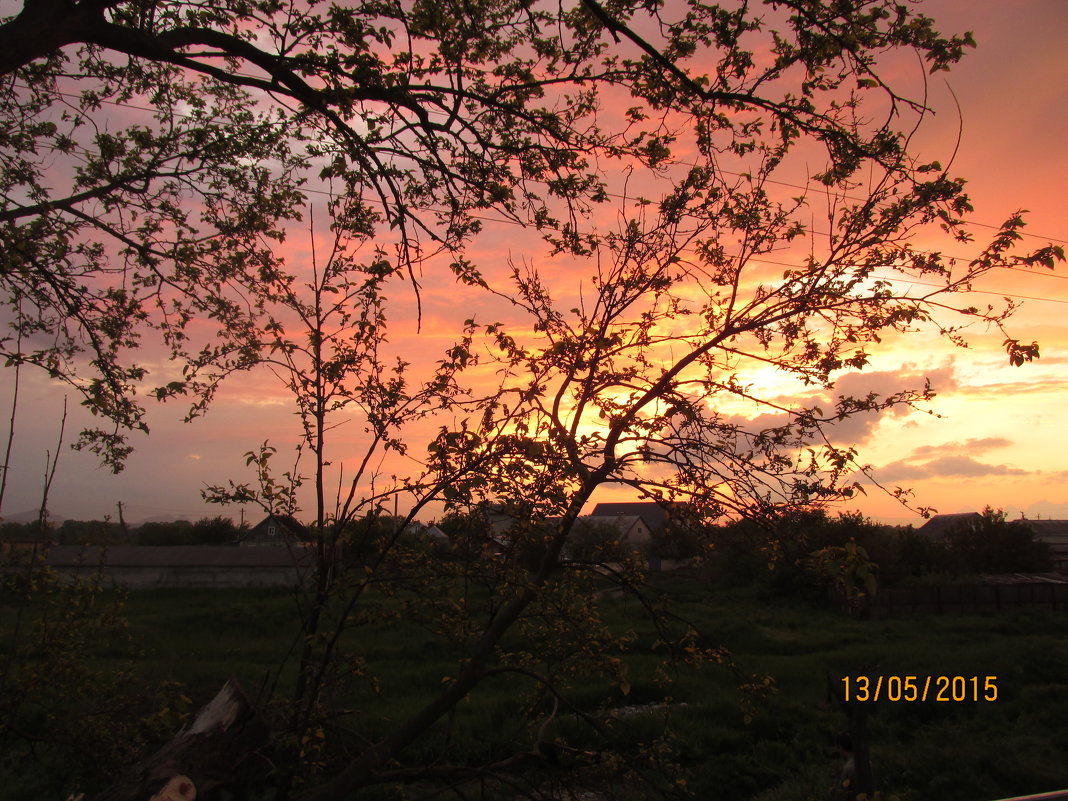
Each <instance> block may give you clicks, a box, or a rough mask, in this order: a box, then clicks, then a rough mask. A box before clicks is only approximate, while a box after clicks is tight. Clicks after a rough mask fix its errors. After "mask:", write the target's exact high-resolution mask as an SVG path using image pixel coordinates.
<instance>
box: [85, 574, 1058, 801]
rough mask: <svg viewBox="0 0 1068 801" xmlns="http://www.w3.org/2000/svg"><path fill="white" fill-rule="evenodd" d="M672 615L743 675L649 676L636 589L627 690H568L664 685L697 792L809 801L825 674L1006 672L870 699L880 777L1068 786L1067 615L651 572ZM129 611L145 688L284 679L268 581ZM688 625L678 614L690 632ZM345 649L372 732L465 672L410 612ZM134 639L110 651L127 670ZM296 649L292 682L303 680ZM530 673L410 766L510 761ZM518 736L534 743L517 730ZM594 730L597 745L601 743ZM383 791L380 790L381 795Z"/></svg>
mask: <svg viewBox="0 0 1068 801" xmlns="http://www.w3.org/2000/svg"><path fill="white" fill-rule="evenodd" d="M653 583H654V589H655V590H657V591H659V592H661V593H663V594H664V596H665V597H666V598H667V599H668V600H667V608H668V609H669V610H670V612H671V613H672V614H673V615H677V616H678V617H679V618H682V619H685V620H687V621H689V622H690V623H692V624H693V625H694V626H695V627H696V628H697V630H698V631H699V632H700V633H701V643H702V644H703V645H708V646H713V645H714V646H725V647H726V648H728V649H729V650H730V653H731V659H732V661H733V665H734V668H733V670H732V669H729V668H728V667H725V666H714V665H707V666H705V667H703V668H702V669H700V670H695V671H690V672H686V673H683V674H681V675H680V676H679V679H678V682H677V683H676V684H675V685H674V686H672V687H670V688H665V687H663V686H661V685H660V684H658V683H657V682H656V681H655V680H654V671H655V667H656V664H657V662H658V657H657V656H656V655H654V654H652V653H651V652H650V648H651V645H652V643H653V640H654V633H653V629H652V627H651V625H650V623H649V622H648V620H647V618H646V617H645V614H644V612H643V611H642V610H641V607H640V605H639V604H637V603H636V602H635V601H634V600H627V599H607V598H606V599H604V600H603V601H602V607H603V611H604V614H605V617H606V619H607V620H608V622H609V623H610V625H611V627H612V629H613V630H617V631H622V630H630V631H633V632H634V633H635V635H636V639H635V641H634V645H633V647H632V652H631V653H630V654H629V656H628V667H629V671H628V680H629V683H630V692H629V694H628V695H627V696H624V695H623V694H622V692H621V691H620V690H619V689H618V688H612V687H610V686H608V685H607V684H606V682H605V681H604V680H603V679H601V680H595V679H582V680H578V679H576V680H575V681H573V682H572V685H571V687H570V688H569V695H568V697H569V700H570V701H571V702H572V703H573V704H575V705H576V706H577V707H578V708H579V709H580V710H582V711H583V712H586V713H590V714H595V715H600V716H602V717H603V719H605V720H608V719H609V718H607V717H606V715H607V710H608V709H610V708H611V707H615V706H625V705H634V704H647V703H654V702H658V701H660V700H662V699H663V698H664V696H665V694H670V695H671V697H672V698H673V699H674V701H676V702H678V703H679V705H678V706H676V707H674V708H673V710H672V712H671V726H672V730H673V732H674V734H673V739H672V740H671V741H670V749H671V757H670V758H671V760H672V762H673V763H674V764H675V765H676V766H677V767H678V768H679V770H680V771H681V773H682V775H683V776H684V777H685V778H686V780H687V782H688V786H689V787H690V788H691V790H693V791H694V793H695V794H696V795H697V797H699V798H702V799H715V800H716V801H750V800H751V799H752V800H754V801H815V800H816V799H823V798H825V796H826V792H827V788H828V787H829V785H830V784H831V782H832V780H833V777H834V775H835V773H836V771H837V769H838V767H839V764H840V761H839V758H838V757H837V755H836V754H835V752H834V749H833V742H834V737H835V735H836V734H837V733H838V732H840V731H842V730H844V729H845V728H846V717H845V714H844V713H843V712H842V711H841V710H840V709H839V708H837V706H836V705H835V704H834V703H830V702H829V699H828V686H827V685H828V679H827V676H828V673H829V672H830V673H831V674H834V675H841V674H846V673H848V674H852V675H856V674H867V675H880V674H881V675H917V676H920V677H923V676H927V675H935V676H938V675H949V676H953V675H964V676H972V675H979V676H981V677H983V676H988V675H993V676H997V677H998V689H999V694H1000V695H999V698H998V700H997V701H994V702H978V703H976V702H970V701H969V702H962V703H954V702H949V703H941V704H939V703H934V702H930V701H929V702H927V703H912V704H910V703H904V702H899V703H892V702H890V701H885V700H884V701H881V702H880V703H878V704H875V705H873V706H872V708H871V714H870V718H869V724H868V725H869V731H870V735H871V750H872V755H873V765H874V768H875V772H876V776H877V781H878V784H879V786H880V788H881V789H883V790H884V792H886V793H897V794H900V795H904V796H905V797H907V798H908V799H911V800H912V801H922V799H928V798H938V799H939V801H983V799H995V798H1000V797H1003V796H1009V795H1022V794H1025V793H1034V792H1042V791H1048V790H1053V789H1062V788H1068V760H1065V759H1064V757H1063V755H1064V754H1065V753H1068V714H1066V712H1068V637H1065V629H1066V624H1068V620H1066V619H1065V617H1064V616H1063V615H1060V614H1055V613H1048V612H1034V613H1027V612H1019V611H1015V612H1003V613H1000V614H993V613H991V614H984V615H967V616H960V617H922V618H914V619H907V620H906V619H894V620H875V621H859V620H852V619H849V618H846V617H843V616H842V615H840V614H838V613H837V612H834V611H832V610H827V609H822V608H817V607H813V606H809V605H806V604H804V603H799V602H796V601H792V600H787V599H768V598H760V597H757V596H756V595H755V594H754V593H753V592H751V591H748V590H745V589H738V588H734V589H722V588H717V587H713V586H709V585H708V584H705V583H703V582H701V581H700V580H698V579H697V577H695V576H686V575H684V574H681V573H679V574H671V575H660V576H655V577H654V579H653ZM125 611H126V617H127V619H128V621H129V624H130V630H131V632H132V634H133V635H134V641H135V648H134V650H135V651H136V650H140V651H141V652H142V656H141V657H140V658H139V659H138V661H137V670H138V671H139V672H140V674H141V675H142V676H143V677H146V678H147V679H149V680H150V681H156V680H164V679H166V680H172V681H177V682H181V683H182V685H184V687H185V688H186V689H185V692H186V694H188V695H189V696H191V697H192V698H193V699H194V703H195V704H196V705H199V704H201V703H204V702H206V701H207V700H208V699H209V698H210V697H211V695H212V694H213V693H214V692H215V691H216V690H217V689H218V687H219V686H220V685H221V683H222V681H223V680H225V678H227V677H229V676H236V677H237V678H238V679H239V680H240V681H241V682H242V684H243V685H244V686H245V688H246V690H247V691H248V692H249V694H250V695H252V696H254V697H255V696H257V695H258V693H259V691H260V690H261V688H265V687H268V686H269V685H270V682H271V681H273V680H274V678H275V676H276V673H277V669H278V665H279V664H280V663H281V661H282V658H283V657H284V656H285V654H286V653H287V651H288V650H289V649H290V647H291V646H292V645H293V642H294V637H295V635H296V633H297V631H296V614H295V602H294V599H293V596H292V594H291V593H289V592H283V591H268V590H255V591H254V590H243V591H239V590H221V591H210V592H209V591H197V590H156V591H141V592H132V593H130V595H129V597H128V599H127V602H126V607H125ZM678 625H679V626H681V625H682V624H678ZM345 649H346V651H350V652H359V653H362V654H364V655H366V656H367V659H368V667H369V669H370V670H371V671H372V673H373V675H374V676H375V677H376V679H377V681H378V684H379V692H374V691H373V689H372V686H371V684H370V682H369V681H361V682H357V684H356V685H355V686H356V689H354V690H351V691H348V690H346V691H345V692H346V694H345V695H344V697H340V696H339V697H338V699H337V702H338V703H339V704H344V705H347V706H350V707H351V708H353V709H355V710H357V711H358V714H359V717H360V719H361V720H362V721H363V722H364V723H366V724H367V728H368V730H369V732H370V733H371V734H374V733H381V732H384V731H386V730H388V728H389V726H390V724H391V723H392V722H396V721H398V720H402V719H404V718H406V717H407V716H408V715H410V714H412V713H414V712H415V711H416V710H417V709H419V708H420V707H421V706H422V705H423V704H424V703H425V702H426V700H427V699H429V698H430V697H432V696H433V694H434V693H436V692H437V691H438V690H439V689H440V687H441V686H442V677H443V676H449V675H455V671H456V669H457V661H458V659H459V658H460V657H461V656H462V653H463V649H462V647H461V646H460V645H458V644H456V643H453V642H449V641H443V640H441V639H440V638H438V637H436V636H434V635H433V634H431V633H430V632H428V631H426V630H424V629H423V628H421V627H419V626H417V625H415V624H414V623H411V622H375V623H371V624H367V625H366V626H364V627H361V628H359V629H357V630H355V631H353V632H351V633H350V634H348V635H346V641H345ZM129 655H130V654H129V653H124V652H123V651H122V649H117V650H114V651H107V650H106V649H105V650H104V651H103V652H102V653H101V654H100V655H99V656H98V657H97V661H98V662H101V663H106V662H107V661H108V660H114V661H115V663H116V664H118V663H119V662H120V661H122V660H123V659H125V658H127V657H128V656H129ZM294 662H295V660H293V659H290V660H289V662H288V663H287V667H286V669H285V670H283V671H282V675H281V677H280V680H279V685H278V686H279V688H280V691H285V690H286V689H287V688H289V687H291V686H292V680H293V676H294V671H295V665H294ZM764 675H770V676H772V677H773V678H774V692H772V693H771V694H768V695H766V696H763V697H758V698H753V699H751V702H750V703H748V704H747V703H745V700H746V698H747V697H748V696H747V695H745V694H744V693H742V692H741V691H739V689H738V684H739V682H759V680H760V678H761V677H763V676H764ZM533 689H534V685H533V683H532V682H530V681H527V680H523V679H516V678H514V677H508V678H496V679H492V680H490V681H487V682H486V683H485V684H484V685H483V686H481V687H480V688H479V689H478V690H477V691H476V692H475V693H473V694H472V696H471V698H470V699H469V700H468V701H465V702H464V703H462V704H461V705H460V707H459V708H458V710H457V712H456V719H455V721H454V725H453V726H452V728H451V729H449V730H447V727H446V725H445V724H444V723H442V724H440V725H438V726H437V727H435V729H434V730H433V731H431V732H430V733H428V735H426V736H425V737H424V738H422V739H421V740H419V741H418V742H417V743H415V744H414V745H413V746H412V747H411V748H410V750H409V752H408V754H409V756H410V758H411V759H413V760H416V761H417V760H420V759H430V758H433V757H434V756H436V755H437V754H438V753H439V751H440V749H441V748H443V747H444V746H445V744H446V742H448V744H449V747H450V748H451V749H452V752H453V754H454V756H455V755H456V754H459V755H460V756H461V757H462V758H465V759H467V760H469V761H471V762H472V763H474V762H476V761H480V760H487V759H493V758H496V757H500V756H504V755H506V754H507V753H509V749H510V748H511V747H512V745H513V742H512V738H513V736H514V735H515V733H516V732H518V731H519V730H520V728H521V727H520V721H519V719H518V718H517V715H518V712H517V704H516V699H517V697H519V696H527V697H529V696H530V694H531V692H532V690H533ZM556 725H557V727H558V728H557V729H556V730H555V732H556V733H557V734H558V735H561V736H563V735H567V737H568V740H569V742H572V743H574V744H575V745H577V746H578V747H582V746H583V744H584V739H583V738H588V737H589V734H588V733H585V732H584V731H583V729H582V727H581V726H580V725H579V723H578V718H577V717H575V716H573V715H568V714H565V715H562V716H561V718H560V719H559V721H558V723H557V724H556ZM610 725H611V726H612V727H613V728H612V730H613V731H614V732H615V735H614V736H615V737H616V741H617V745H618V747H619V748H620V749H621V750H622V751H627V750H628V749H637V748H638V747H639V746H640V744H641V743H643V742H648V741H650V740H652V739H654V738H656V737H657V736H659V735H660V734H662V733H663V731H664V715H663V713H662V712H656V711H653V712H650V713H648V714H637V715H633V716H631V717H628V718H625V719H617V720H613V721H611V724H610ZM519 742H520V743H522V742H523V741H522V740H521V739H520V740H519ZM591 742H592V740H591ZM368 797H371V796H368Z"/></svg>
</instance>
